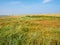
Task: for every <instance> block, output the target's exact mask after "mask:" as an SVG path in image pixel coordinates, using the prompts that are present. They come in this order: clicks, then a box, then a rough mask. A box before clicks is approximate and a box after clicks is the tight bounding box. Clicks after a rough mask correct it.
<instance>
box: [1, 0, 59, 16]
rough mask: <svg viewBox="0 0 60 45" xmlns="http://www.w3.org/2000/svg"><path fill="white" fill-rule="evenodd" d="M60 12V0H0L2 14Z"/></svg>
mask: <svg viewBox="0 0 60 45" xmlns="http://www.w3.org/2000/svg"><path fill="white" fill-rule="evenodd" d="M50 13H51V14H52V13H53V14H54V13H60V0H0V15H9V14H10V15H12V14H50Z"/></svg>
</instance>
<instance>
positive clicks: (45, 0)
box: [43, 0, 52, 3]
mask: <svg viewBox="0 0 60 45" xmlns="http://www.w3.org/2000/svg"><path fill="white" fill-rule="evenodd" d="M51 1H52V0H43V3H48V2H51Z"/></svg>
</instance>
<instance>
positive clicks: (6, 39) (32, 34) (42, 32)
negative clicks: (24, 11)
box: [0, 14, 60, 45]
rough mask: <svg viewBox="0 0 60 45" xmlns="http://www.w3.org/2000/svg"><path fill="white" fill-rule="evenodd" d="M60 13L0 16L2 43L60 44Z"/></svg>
mask: <svg viewBox="0 0 60 45" xmlns="http://www.w3.org/2000/svg"><path fill="white" fill-rule="evenodd" d="M59 15H60V14H59ZM59 15H58V16H57V15H53V16H52V15H51V14H50V15H46V14H45V15H25V16H3V17H0V45H60V16H59Z"/></svg>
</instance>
